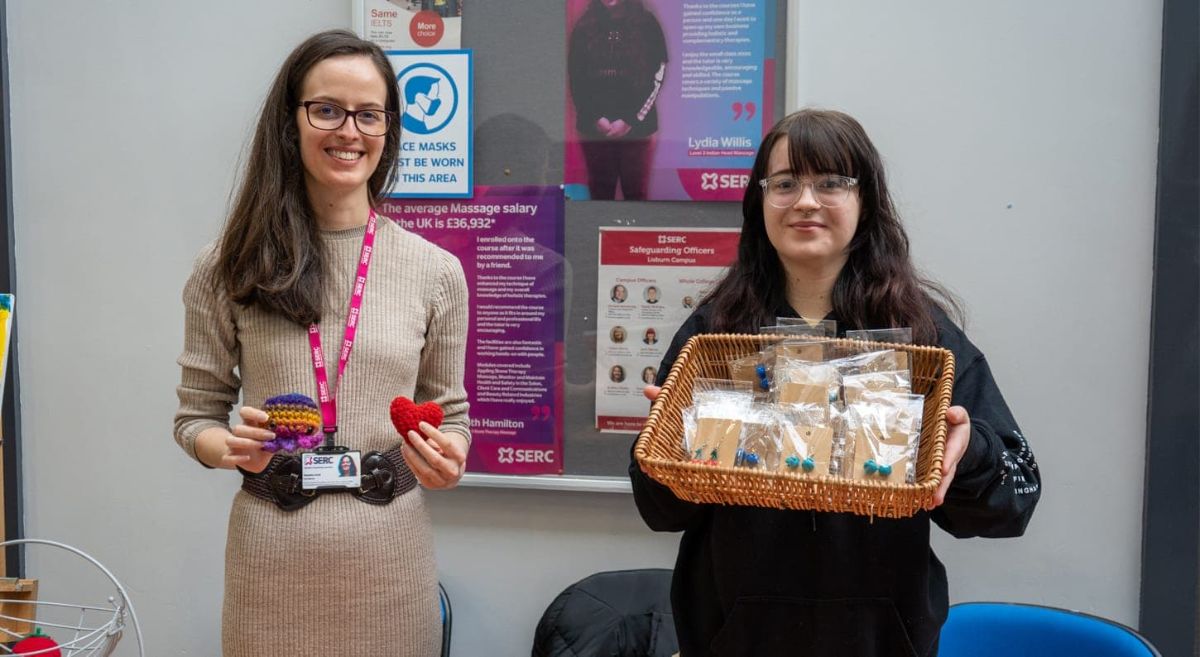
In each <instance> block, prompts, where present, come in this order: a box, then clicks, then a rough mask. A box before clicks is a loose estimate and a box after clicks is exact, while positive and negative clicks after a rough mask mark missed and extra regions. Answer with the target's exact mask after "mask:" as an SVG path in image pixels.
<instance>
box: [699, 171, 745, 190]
mask: <svg viewBox="0 0 1200 657" xmlns="http://www.w3.org/2000/svg"><path fill="white" fill-rule="evenodd" d="M749 182H750V174H746V173H716V172H713V173H702V174H700V189H703V190H704V191H708V192H711V191H715V190H718V189H742V188H744V187H745V186H746V185H747V184H748V183H749Z"/></svg>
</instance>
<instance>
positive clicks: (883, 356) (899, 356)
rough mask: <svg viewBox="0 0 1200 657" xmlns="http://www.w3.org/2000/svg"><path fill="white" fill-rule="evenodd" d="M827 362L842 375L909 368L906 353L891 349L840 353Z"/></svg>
mask: <svg viewBox="0 0 1200 657" xmlns="http://www.w3.org/2000/svg"><path fill="white" fill-rule="evenodd" d="M828 363H829V365H832V366H833V367H835V368H836V369H837V371H838V372H839V373H840V374H841V375H842V376H852V375H855V374H869V373H872V372H894V371H897V370H907V369H909V367H908V354H906V353H904V352H903V351H895V350H892V349H883V350H878V351H863V352H859V353H853V354H846V355H841V356H840V357H839V358H835V359H833V360H830V361H828Z"/></svg>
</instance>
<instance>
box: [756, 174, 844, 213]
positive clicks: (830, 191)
mask: <svg viewBox="0 0 1200 657" xmlns="http://www.w3.org/2000/svg"><path fill="white" fill-rule="evenodd" d="M758 184H760V185H762V188H763V197H764V198H765V199H766V201H767V203H770V204H771V207H775V208H780V209H783V208H790V207H792V206H793V205H795V204H796V200H797V199H799V198H800V196H801V195H802V194H803V193H804V187H805V186H806V185H807V186H809V187H812V194H813V198H814V199H816V201H817V203H819V204H821V206H822V207H826V208H836V207H837V206H839V205H841V204H843V203H845V202H846V199H847V198H850V190H851V189H853V188H854V187H855V186H856V185H858V178H851V177H849V176H834V175H828V176H817V177H815V178H797V177H796V176H793V175H791V174H779V175H777V176H771V177H770V178H763V179H762V180H760V181H758Z"/></svg>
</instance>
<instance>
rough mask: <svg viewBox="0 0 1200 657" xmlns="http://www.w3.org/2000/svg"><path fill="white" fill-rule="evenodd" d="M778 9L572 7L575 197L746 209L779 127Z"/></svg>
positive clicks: (716, 4) (758, 4) (710, 1)
mask: <svg viewBox="0 0 1200 657" xmlns="http://www.w3.org/2000/svg"><path fill="white" fill-rule="evenodd" d="M775 4H776V3H775V0H746V1H743V2H728V1H727V0H689V1H687V2H679V1H678V0H567V85H568V88H567V101H566V105H567V108H566V132H565V133H564V134H565V135H566V142H567V143H566V149H565V156H564V162H563V167H564V168H563V181H564V183H565V185H566V186H565V190H566V195H567V197H568V198H570V199H573V200H586V199H592V200H598V199H625V200H643V199H646V200H693V201H740V200H741V198H742V192H743V190H744V189H745V187H746V181H747V179H748V178H749V171H750V168H751V165H752V164H753V160H754V153H755V149H756V148H757V147H758V142H759V140H760V139H761V138H762V136H763V134H764V133H765V132H766V131H767V130H768V129H769V128H770V127H771V125H772V124H773V123H774V121H775V117H774V107H775V92H776V90H775V82H774V81H775V61H776V60H775Z"/></svg>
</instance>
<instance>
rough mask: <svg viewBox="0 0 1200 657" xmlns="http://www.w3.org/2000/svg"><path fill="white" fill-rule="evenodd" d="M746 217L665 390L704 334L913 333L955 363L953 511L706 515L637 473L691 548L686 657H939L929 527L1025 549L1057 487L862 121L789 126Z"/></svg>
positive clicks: (685, 591) (939, 587)
mask: <svg viewBox="0 0 1200 657" xmlns="http://www.w3.org/2000/svg"><path fill="white" fill-rule="evenodd" d="M742 214H743V223H742V235H741V241H740V243H739V246H738V257H737V261H736V262H735V263H734V264H733V266H732V267H731V268H730V270H729V272H728V273H727V274H726V276H725V278H724V279H723V280H722V281H721V282H720V283H719V284H718V285H717V286H716V288H715V289H714V290H713V291H712V292H711V293H709V294H708V296H707V297H706V298H705V299H704V300H703V301H702V302H701V304H700V306H699V307H698V308H697V309H696V311H695V312H694V313H693V314H692V316H691V317H690V318H688V320H687V321H686V322H685V323H684V325H683V326H682V327H681V328H680V330H679V332H678V333H676V335H675V337H674V339H673V340H672V343H671V346H670V349H669V350H668V352H667V354H666V356H665V357H664V358H663V361H662V364H661V366H660V368H659V371H658V378H657V381H656V383H657V384H658V385H661V384H662V382H663V381H664V380H665V379H666V377H667V373H668V372H669V370H670V368H671V365H672V364H673V363H674V361H675V357H676V355H677V354H678V353H679V350H680V348H681V347H682V346H683V344H684V343H685V342H687V340H688V338H690V337H691V336H693V335H696V334H699V333H756V332H757V331H758V328H759V327H761V326H767V325H772V324H775V323H776V321H775V318H776V317H798V316H803V317H818V318H826V319H834V320H836V321H837V322H838V330H839V332H844V331H845V330H847V329H877V328H894V327H911V328H912V330H913V341H914V342H916V343H918V344H928V345H938V346H941V347H944V348H946V349H949V350H950V351H952V352H953V353H954V357H955V364H956V377H955V383H954V395H953V399H952V404H953V406H952V407H951V409H950V411H949V412H948V416H947V420H948V423H949V433H948V436H947V444H946V453H945V456H944V460H943V468H944V473H943V479H942V486H941V488H940V489H939V490H938V491H937V494H936V498H935V501H936V503H937V504H938V506H937V508H935V509H934V510H933V511H931V512H920V513H918V514H917V515H915V516H913V517H911V518H906V519H901V520H892V519H885V518H875V519H869V518H866V517H862V516H855V515H850V514H837V513H813V512H803V511H778V510H772V509H763V508H756V507H745V506H722V505H708V504H694V503H691V502H685V501H682V500H680V499H678V498H676V497H675V496H674V494H673V493H671V491H670V489H668V488H666V487H665V486H662V485H661V484H659V483H658V482H655V481H653V480H652V479H650V478H648V477H647V476H646V475H645V474H644V473H643V472H642V471H641V469H640V468H639V467H638V465H637V463H635V462H631V464H630V467H629V474H630V478H631V480H632V482H633V492H634V499H635V500H636V502H637V506H638V510H639V511H640V512H641V515H642V517H643V519H645V521H646V524H648V525H649V526H650V528H651V529H653V530H655V531H672V532H676V531H682V532H683V537H682V539H681V540H680V544H679V556H678V559H677V561H676V564H675V575H674V580H673V584H672V594H671V598H672V606H673V608H674V614H675V626H676V631H677V633H678V635H679V643H680V648H681V655H682V657H701V656H707V655H719V656H721V657H726V656H730V655H746V656H753V657H776V656H779V657H782V656H785V655H786V656H789V657H790V656H793V655H803V656H805V657H825V656H829V657H833V656H837V657H876V656H877V657H893V656H904V657H916V656H920V657H932V656H935V655H936V654H937V645H938V633H939V631H940V629H941V626H942V623H943V622H944V621H945V619H946V613H947V609H948V607H949V600H948V593H947V584H946V571H945V568H944V567H943V566H942V563H941V562H940V561H939V560H938V558H937V556H936V555H934V553H933V550H932V548H931V547H930V545H929V531H930V521H931V520H932V521H933V522H934V523H936V524H937V525H938V526H940V527H941V528H942V529H944V530H946V531H947V532H949V533H950V534H952V535H954V536H956V537H959V538H966V537H971V536H986V537H1010V536H1020V535H1021V534H1022V533H1023V532H1024V530H1025V526H1026V524H1027V523H1028V522H1029V517H1030V515H1031V514H1032V513H1033V509H1034V506H1035V505H1036V504H1037V500H1038V496H1039V493H1040V488H1041V486H1040V484H1041V478H1040V474H1039V472H1038V468H1037V464H1036V463H1035V461H1034V457H1033V453H1032V452H1031V451H1030V449H1029V445H1028V444H1027V443H1026V441H1025V438H1024V437H1023V436H1022V435H1021V432H1020V430H1019V429H1018V427H1017V423H1016V421H1015V420H1014V419H1013V417H1012V414H1011V413H1010V412H1009V409H1008V406H1007V404H1006V403H1005V402H1004V398H1003V397H1002V396H1001V394H1000V390H999V388H997V386H996V382H995V381H994V380H993V378H992V374H991V371H990V369H989V367H988V363H987V361H986V360H985V359H984V356H983V354H982V353H980V352H979V350H978V349H977V348H976V347H975V346H974V345H973V344H971V342H970V340H968V339H967V337H966V335H964V334H963V332H962V330H961V329H960V328H958V326H956V325H955V323H954V322H953V321H951V319H950V313H953V314H955V315H958V312H957V308H956V306H955V304H954V302H953V300H952V299H950V297H949V295H947V294H945V293H944V292H943V291H942V290H941V288H939V287H938V286H937V285H936V284H934V283H932V282H930V281H927V280H925V279H923V278H921V277H920V276H919V275H918V274H917V273H916V271H915V269H914V267H913V265H912V261H911V258H910V256H909V245H908V237H907V235H906V234H905V232H904V229H903V227H902V226H901V225H900V221H899V217H898V216H897V214H896V210H895V207H894V205H893V203H892V199H891V196H890V194H889V193H888V189H887V184H886V182H885V180H884V171H883V164H882V161H881V159H880V157H879V153H878V152H877V151H876V150H875V147H874V145H873V144H872V143H871V141H870V139H869V138H868V137H867V135H866V133H865V132H864V130H863V128H862V126H861V125H859V123H858V122H857V121H856V120H854V119H853V118H851V117H850V116H847V115H845V114H842V113H840V112H832V111H820V110H802V111H799V112H796V113H794V114H791V115H789V116H787V117H785V118H784V119H782V120H781V121H780V122H779V123H777V124H776V125H775V126H774V127H773V128H772V129H771V131H770V132H768V133H767V135H766V136H765V137H764V138H763V142H762V145H761V146H760V148H759V151H758V155H757V157H756V159H755V162H754V168H753V170H752V171H751V174H750V181H749V183H748V185H747V187H746V193H745V196H744V198H743V201H742ZM646 394H647V396H648V397H650V398H651V399H653V398H654V397H655V396H657V394H658V388H656V387H654V386H649V387H647V390H646Z"/></svg>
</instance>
